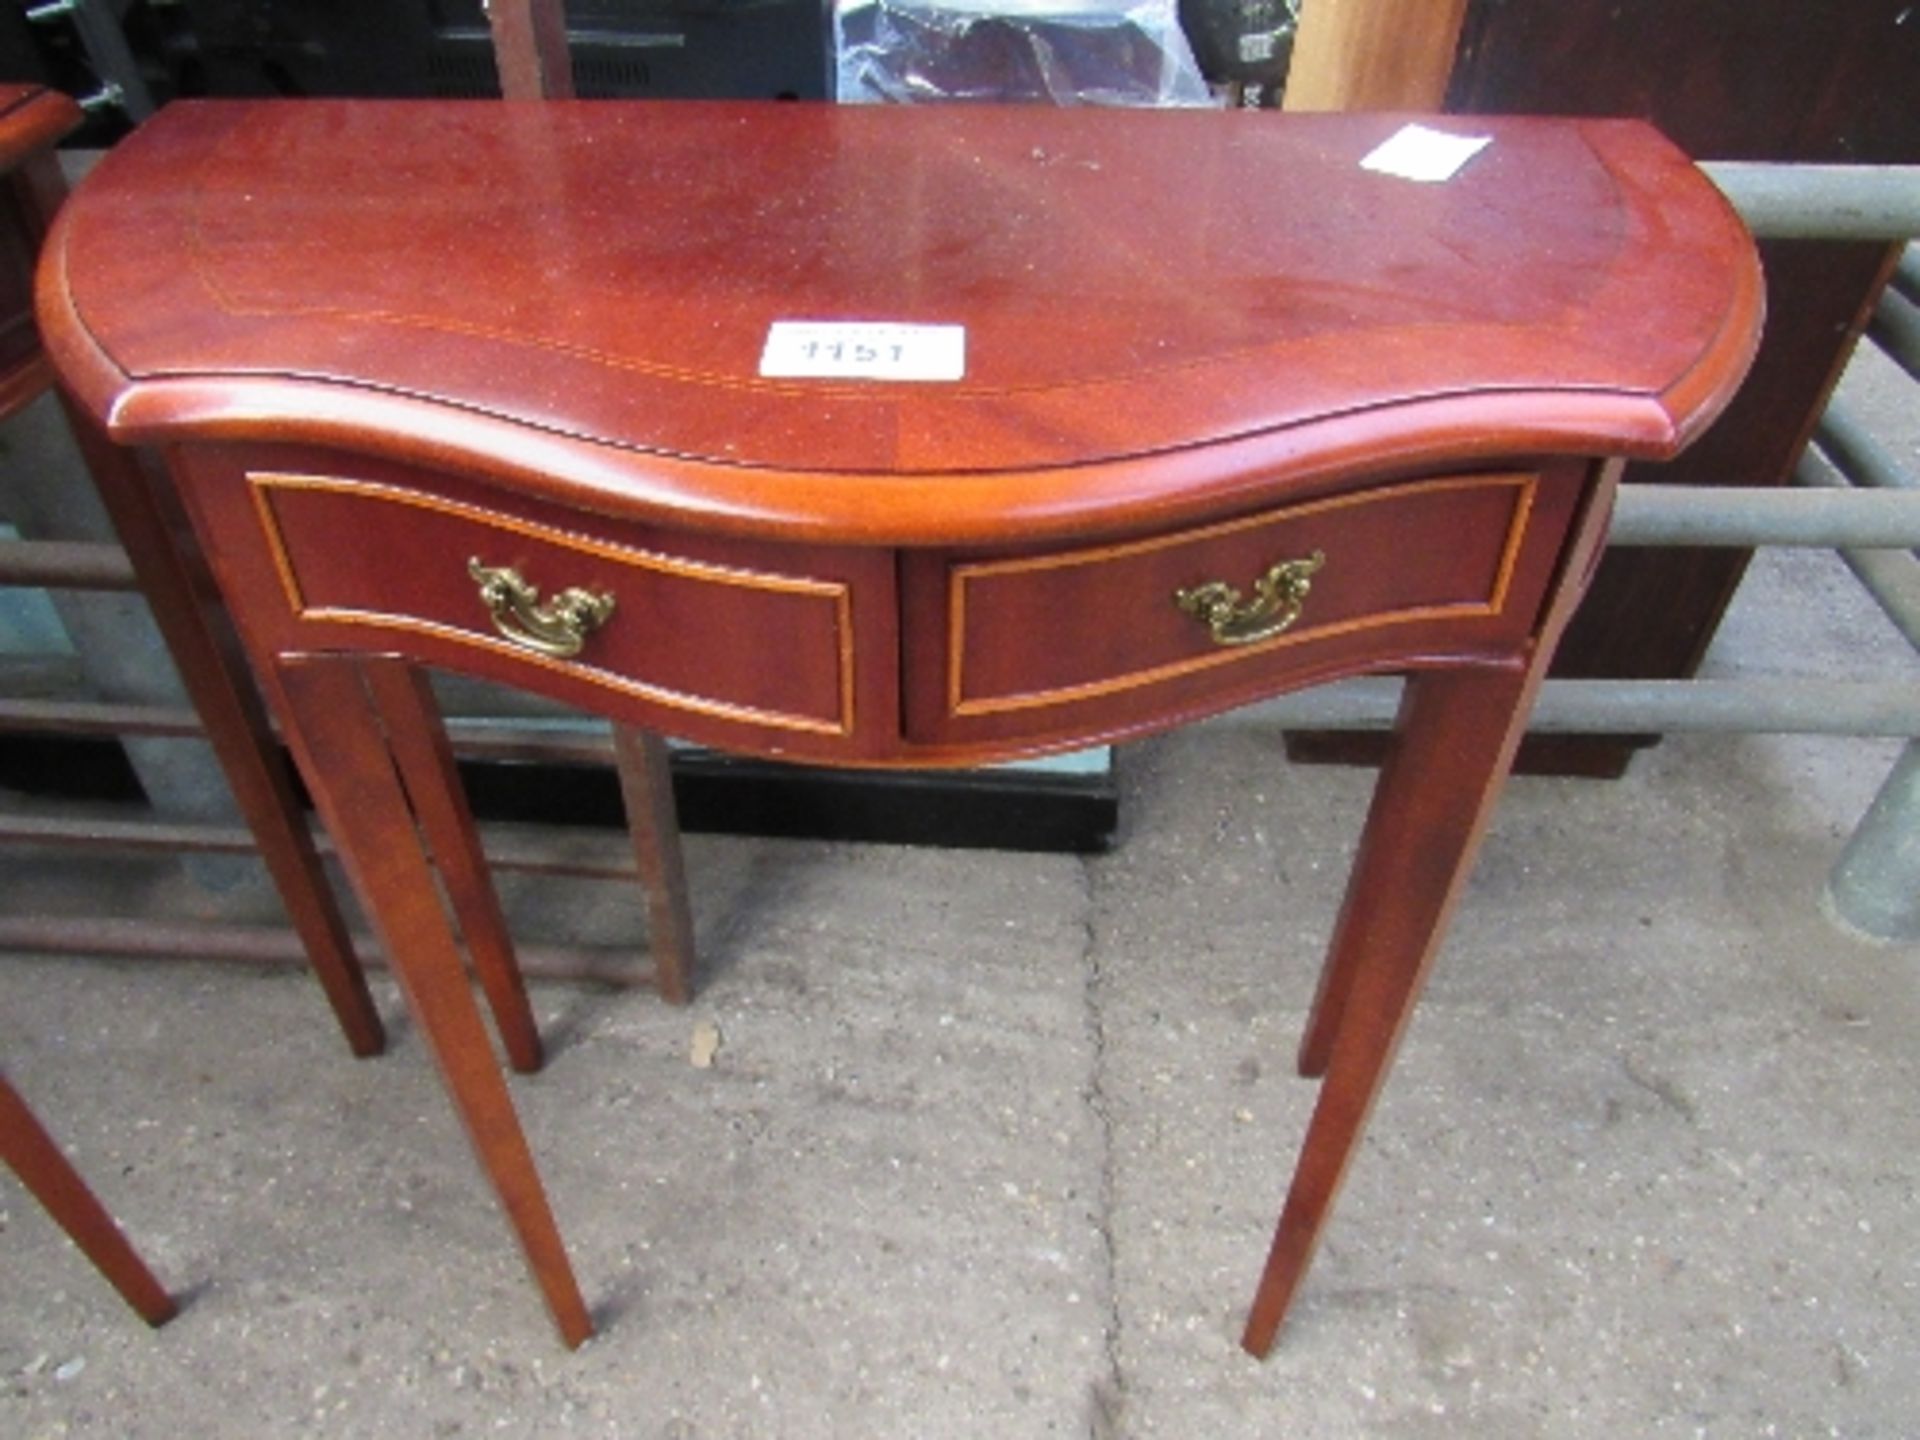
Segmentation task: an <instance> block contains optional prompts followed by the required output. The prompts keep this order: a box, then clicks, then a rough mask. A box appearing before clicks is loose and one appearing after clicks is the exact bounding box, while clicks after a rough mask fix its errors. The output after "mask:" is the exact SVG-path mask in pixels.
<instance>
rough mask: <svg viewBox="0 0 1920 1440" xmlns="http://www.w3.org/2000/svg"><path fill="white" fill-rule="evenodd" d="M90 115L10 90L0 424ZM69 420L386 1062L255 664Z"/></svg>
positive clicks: (181, 541)
mask: <svg viewBox="0 0 1920 1440" xmlns="http://www.w3.org/2000/svg"><path fill="white" fill-rule="evenodd" d="M80 120H81V114H80V108H79V107H78V106H77V105H75V104H74V103H73V101H71V100H70V99H68V98H67V97H66V96H64V95H60V94H58V93H56V92H54V91H50V90H43V89H40V88H39V87H37V86H28V85H6V86H0V170H4V173H5V176H6V184H5V187H4V188H0V417H5V416H7V415H10V414H12V413H13V412H14V411H16V410H18V409H19V408H20V407H21V406H23V405H25V404H27V403H28V402H30V401H32V400H34V399H35V398H37V397H38V396H40V395H41V394H43V393H44V392H45V391H46V389H47V387H48V386H49V385H50V384H52V382H53V374H52V371H51V369H50V368H49V367H48V365H47V362H46V358H45V355H44V353H43V352H42V350H41V348H40V343H39V337H38V334H37V333H36V331H35V329H34V325H33V313H32V307H31V304H30V303H29V302H30V296H31V288H32V286H31V277H32V274H33V257H34V254H35V251H36V250H37V249H38V248H39V245H40V243H41V241H42V239H43V237H44V236H45V233H46V231H47V229H48V227H49V225H50V224H51V223H52V220H53V217H54V214H55V213H56V211H57V210H58V209H59V207H60V205H61V203H62V202H63V200H64V199H65V197H66V185H65V182H64V180H63V179H62V177H61V174H60V168H59V164H58V162H57V160H56V158H55V156H54V154H53V152H52V150H51V146H52V145H53V144H54V142H55V141H57V140H58V139H60V137H61V136H63V135H65V134H66V133H67V132H68V131H70V130H72V129H73V128H74V127H76V126H77V125H78V124H79V123H80ZM9 287H14V288H9ZM16 293H17V296H18V300H19V304H18V306H17V307H16V306H15V305H14V303H13V302H14V297H15V295H16ZM16 309H17V310H18V314H17V316H16V315H15V313H14V312H15V310H16ZM67 413H68V417H69V419H70V420H71V421H72V422H73V429H74V434H75V438H76V439H77V441H78V442H79V448H80V453H81V456H82V458H83V460H84V461H85V462H86V465H87V469H88V473H89V475H90V477H91V478H92V480H93V483H94V487H95V489H96V490H97V491H98V492H99V495H100V499H101V502H102V504H103V506H104V508H105V509H106V511H107V514H108V517H109V518H110V519H111V521H112V522H113V526H114V529H115V531H116V532H117V533H118V534H119V537H120V542H121V544H122V545H123V546H124V547H125V549H126V551H127V557H128V559H129V560H130V562H131V563H132V565H133V569H134V574H135V575H136V576H137V577H138V579H139V581H140V589H141V593H142V595H143V596H144V598H145V599H146V601H147V604H148V606H149V608H150V609H151V610H152V612H153V619H154V623H155V625H156V627H157V628H158V629H159V631H160V635H161V638H162V640H163V641H164V642H165V643H166V646H167V650H168V653H169V654H170V655H171V656H172V658H173V662H174V665H175V667H176V668H177V669H178V671H179V672H180V678H181V682H182V684H183V685H184V687H185V688H186V691H187V694H188V697H189V698H190V699H191V700H192V702H193V704H194V708H195V710H196V711H197V712H198V714H199V716H200V719H201V722H202V724H203V725H204V726H205V727H206V731H207V739H208V741H209V743H210V744H211V745H212V747H213V750H214V754H215V756H216V757H217V758H218V759H219V761H220V764H221V767H222V769H223V771H224V772H225V774H226V777H227V781H228V784H229V785H231V786H232V788H233V792H234V796H235V798H236V800H237V802H238V804H239V806H240V810H241V814H242V815H243V816H244V817H245V818H246V821H247V824H248V826H249V827H250V828H251V829H252V831H253V834H254V839H255V842H256V843H257V844H258V846H259V848H260V854H261V858H262V860H263V861H264V862H265V864H266V866H267V870H268V873H269V874H270V875H271V877H272V879H273V881H274V884H275V886H276V888H277V889H278V890H279V892H280V896H281V899H282V900H283V902H284V903H285V904H286V906H287V911H288V915H289V917H290V919H291V920H292V923H293V927H294V930H295V931H296V933H297V934H298V935H299V936H300V939H301V941H302V943H303V944H304V946H305V947H306V951H307V954H308V956H309V957H310V959H311V961H312V964H313V968H314V974H315V976H316V977H317V978H318V979H319V981H320V984H321V987H322V989H323V990H324V991H325V992H326V995H327V998H328V1001H329V1002H330V1003H331V1004H332V1006H333V1010H334V1014H335V1016H336V1017H337V1019H338V1020H339V1023H340V1028H341V1030H342V1031H343V1032H344V1033H345V1035H346V1038H347V1044H348V1046H349V1048H350V1049H351V1050H352V1051H353V1053H354V1054H356V1055H360V1056H369V1055H376V1054H378V1053H379V1052H380V1050H381V1049H382V1047H383V1046H384V1044H385V1035H384V1031H383V1030H382V1027H381V1024H380V1016H379V1012H378V1011H377V1010H376V1009H375V1008H374V1004H373V999H372V996H371V995H370V994H369V993H368V990H367V984H366V978H365V975H364V974H363V972H362V970H361V967H360V961H359V958H358V957H357V956H356V955H355V954H354V953H353V947H352V944H351V942H350V941H349V940H348V938H347V928H346V924H345V922H344V921H343V920H342V919H341V916H340V911H339V907H338V906H337V905H336V904H335V902H334V899H333V895H332V893H331V891H330V890H329V889H328V886H327V881H326V877H325V875H324V873H323V872H322V870H321V868H320V860H319V856H318V854H317V852H316V851H315V850H314V847H313V842H312V838H311V837H310V836H309V835H308V833H307V828H306V822H305V819H304V818H303V816H302V814H301V809H300V805H299V802H298V801H297V800H296V799H295V797H294V794H293V790H292V787H291V785H290V783H289V780H288V777H287V775H286V773H285V767H284V766H283V765H282V764H281V763H280V760H279V752H278V746H277V745H276V744H275V742H274V740H273V737H272V734H271V732H270V730H269V728H268V725H267V718H266V713H265V711H264V710H263V709H262V708H261V705H260V702H259V698H258V696H257V695H256V694H255V692H254V687H253V684H252V682H251V681H250V680H249V678H248V676H247V672H246V665H245V662H244V660H242V659H241V657H240V656H239V654H238V653H237V647H236V646H235V645H234V643H233V640H232V638H231V635H230V627H229V626H227V625H226V624H225V622H224V617H222V616H221V615H219V614H218V613H217V605H210V604H209V603H208V602H209V601H210V600H211V599H212V597H210V596H208V595H206V594H204V593H203V592H204V590H205V586H204V585H201V584H199V583H198V582H197V580H196V573H197V572H196V562H195V560H194V558H193V551H194V548H195V547H194V546H193V543H192V540H191V537H190V536H189V535H187V534H186V533H185V531H184V527H183V526H176V525H175V524H174V523H172V520H171V518H170V515H169V511H168V509H167V506H166V504H165V503H164V500H163V498H162V497H160V496H157V495H156V494H155V493H153V491H152V489H151V480H150V477H149V476H148V474H147V473H146V471H145V469H144V467H143V466H142V465H141V464H140V463H139V462H138V460H137V459H136V458H135V457H134V456H133V455H131V454H130V453H129V452H127V451H125V450H123V449H121V448H119V447H117V446H115V445H113V444H111V443H110V442H108V441H107V440H106V439H105V438H104V437H103V435H102V434H101V431H100V425H99V421H98V419H97V417H96V416H94V415H93V414H91V413H89V412H87V411H85V410H83V409H81V408H79V407H77V406H74V405H72V404H71V403H69V404H68V406H67Z"/></svg>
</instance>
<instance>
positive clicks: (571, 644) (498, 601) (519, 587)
mask: <svg viewBox="0 0 1920 1440" xmlns="http://www.w3.org/2000/svg"><path fill="white" fill-rule="evenodd" d="M467 573H468V574H469V575H471V576H472V577H473V578H474V579H475V580H477V581H479V582H480V599H481V601H482V602H483V603H484V604H485V605H486V607H487V613H488V614H490V615H491V616H492V617H493V628H494V629H496V630H498V631H499V632H500V633H501V634H502V635H504V636H506V637H507V639H509V640H511V641H513V643H514V644H516V645H523V646H525V647H526V648H527V649H529V650H535V651H538V652H539V653H540V654H542V655H551V656H553V657H555V658H556V659H560V660H564V659H566V658H567V657H569V656H572V655H578V654H579V653H580V647H581V646H582V645H584V644H586V643H587V636H589V635H591V634H592V633H593V632H594V631H595V630H597V629H599V628H600V627H601V626H602V625H604V624H605V623H606V620H607V617H608V616H609V615H611V614H613V596H611V595H608V594H606V593H605V592H604V591H594V590H583V589H581V588H580V587H579V586H578V585H574V586H570V587H569V588H567V589H565V590H562V591H561V592H560V593H559V594H558V595H556V596H554V597H553V599H551V600H549V601H548V602H547V603H546V604H544V605H542V604H541V603H540V591H539V590H538V589H536V588H535V587H534V586H532V585H529V584H528V583H527V582H526V581H525V580H522V579H521V578H520V572H519V571H518V570H515V569H514V568H513V567H512V566H511V565H499V566H495V565H483V564H482V563H481V562H480V558H479V557H478V556H475V557H474V558H473V559H471V560H469V561H467Z"/></svg>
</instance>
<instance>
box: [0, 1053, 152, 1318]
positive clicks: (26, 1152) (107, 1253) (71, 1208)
mask: <svg viewBox="0 0 1920 1440" xmlns="http://www.w3.org/2000/svg"><path fill="white" fill-rule="evenodd" d="M0 1159H4V1160H5V1161H6V1164H7V1168H8V1169H9V1170H12V1171H13V1172H14V1174H16V1175H18V1176H19V1177H20V1183H21V1184H23V1185H25V1186H26V1187H27V1189H28V1190H30V1191H32V1192H33V1194H34V1196H35V1198H37V1199H38V1200H39V1201H40V1203H41V1204H42V1205H44V1206H46V1207H47V1213H48V1214H49V1215H51V1216H53V1218H54V1220H55V1221H57V1222H58V1223H59V1226H60V1228H61V1229H62V1230H65V1231H66V1232H67V1234H68V1235H70V1236H72V1237H73V1243H74V1244H76V1245H78V1246H79V1247H80V1249H81V1251H82V1252H83V1253H84V1254H85V1255H86V1257H87V1258H88V1259H89V1260H91V1261H92V1262H93V1263H94V1266H95V1268H97V1269H98V1270H99V1271H100V1273H101V1274H102V1275H104V1276H106V1277H107V1279H108V1281H110V1282H111V1283H112V1285H113V1288H114V1289H116V1290H118V1291H119V1292H120V1294H121V1296H122V1297H123V1298H125V1300H126V1302H127V1304H129V1305H131V1306H132V1307H133V1308H134V1309H135V1310H136V1311H137V1312H139V1315H140V1318H141V1319H142V1320H145V1321H146V1322H147V1323H148V1324H149V1325H164V1324H166V1323H167V1321H169V1320H171V1319H172V1318H173V1317H174V1315H175V1313H176V1312H177V1309H178V1307H177V1306H176V1305H175V1304H174V1303H173V1297H172V1296H171V1295H169V1294H167V1292H166V1291H165V1290H164V1289H163V1288H161V1285H160V1282H159V1281H158V1280H156V1279H154V1278H153V1272H152V1271H151V1270H149V1269H147V1266H146V1262H145V1261H143V1260H142V1259H141V1258H140V1256H139V1254H138V1253H137V1252H136V1251H135V1250H134V1248H133V1246H132V1245H130V1244H129V1243H128V1242H127V1237H126V1236H125V1235H124V1234H122V1233H121V1230H120V1227H119V1226H118V1225H116V1224H114V1223H113V1217H112V1216H111V1215H109V1214H108V1213H107V1208H106V1206H104V1205H102V1204H101V1203H100V1201H99V1198H98V1197H97V1196H95V1195H94V1193H93V1191H91V1190H89V1189H88V1188H87V1182H86V1181H84V1180H82V1179H81V1178H80V1172H79V1171H77V1170H75V1169H74V1168H73V1166H72V1164H70V1163H69V1162H68V1160H67V1157H66V1156H65V1155H63V1154H61V1153H60V1147H59V1146H58V1145H56V1144H55V1143H54V1140H53V1137H52V1136H51V1135H49V1134H47V1132H46V1130H45V1128H44V1127H43V1126H42V1125H41V1124H40V1121H39V1120H38V1119H37V1118H36V1117H35V1115H34V1113H33V1111H31V1110H29V1109H28V1108H27V1102H26V1101H25V1100H22V1099H21V1098H20V1095H19V1093H18V1092H17V1091H16V1090H15V1089H14V1088H13V1086H12V1085H10V1084H9V1083H8V1082H7V1077H6V1076H5V1075H0Z"/></svg>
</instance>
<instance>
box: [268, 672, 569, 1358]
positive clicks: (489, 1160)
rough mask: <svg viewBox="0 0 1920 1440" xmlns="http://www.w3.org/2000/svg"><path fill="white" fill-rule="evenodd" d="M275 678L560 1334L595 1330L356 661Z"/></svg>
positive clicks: (356, 875) (310, 771)
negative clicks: (488, 1039) (470, 985)
mask: <svg viewBox="0 0 1920 1440" xmlns="http://www.w3.org/2000/svg"><path fill="white" fill-rule="evenodd" d="M276 678H277V681H278V685H279V688H280V691H281V695H282V701H283V704H282V719H283V720H284V721H285V722H286V724H287V726H288V729H289V732H290V736H291V737H292V738H294V739H295V741H296V743H295V753H296V755H297V756H299V758H300V762H301V766H302V769H303V770H304V772H305V774H306V777H307V784H308V786H309V788H311V790H312V791H313V795H314V800H315V803H316V804H318V805H319V807H320V812H321V814H322V815H323V816H324V817H325V819H326V822H327V825H328V827H329V828H330V829H331V830H332V832H333V834H334V837H335V839H336V841H337V842H338V844H339V847H340V854H341V857H342V859H343V860H344V861H345V862H346V864H347V868H348V872H349V873H350V874H351V875H352V877H353V881H354V884H355V885H356V886H357V887H358V889H359V892H360V898H361V900H362V902H363V903H364V904H365V905H366V908H367V911H368V914H369V916H370V917H371V919H372V921H373V924H374V927H375V929H376V930H377V931H378V932H379V935H380V940H381V943H382V944H383V945H384V946H385V947H386V951H387V957H388V961H389V963H390V964H391V965H392V966H393V972H394V974H395V976H397V977H398V979H399V981H400V987H401V990H402V991H403V992H404V993H405V995H406V997H407V1003H408V1006H409V1007H410V1008H411V1010H412V1012H413V1016H414V1020H415V1022H416V1023H417V1024H418V1025H419V1027H420V1031H421V1033H422V1034H423V1035H424V1036H425V1037H426V1039H427V1045H428V1048H429V1049H430V1050H431V1051H432V1053H433V1058H434V1062H435V1063H436V1064H437V1065H438V1067H439V1069H440V1075H441V1078H442V1080H443V1081H445V1083H446V1087H447V1090H448V1092H449V1094H450V1095H451V1096H452V1098H453V1103H454V1108H455V1110H456V1111H457V1112H458V1113H459V1116H460V1119H461V1122H462V1124H463V1125H464V1126H465V1127H466V1131H467V1138H468V1139H469V1141H471V1143H472V1145H473V1149H474V1154H475V1155H476V1157H477V1158H478V1159H479V1161H480V1165H481V1168H482V1169H483V1170H484V1171H485V1172H486V1174H487V1178H488V1179H489V1180H490V1181H491V1182H492V1184H493V1188H494V1191H495V1193H496V1194H497V1195H498V1196H499V1199H500V1204H501V1206H502V1207H503V1208H504V1209H505V1210H506V1212H507V1219H508V1221H509V1223H510V1224H511V1225H512V1226H513V1230H514V1233H515V1235H516V1236H517V1237H518V1239H519V1241H520V1246H521V1249H522V1251H523V1252H524V1254H525V1256H526V1260H527V1265H528V1267H529V1268H530V1269H531V1270H532V1271H533V1276H534V1279H535V1281H536V1282H537V1283H538V1284H539V1286H540V1289H541V1291H542V1293H543V1294H544V1295H545V1296H546V1301H547V1307H548V1309H549V1311H550V1312H551V1313H552V1316H553V1320H554V1324H555V1326H556V1327H557V1328H558V1329H559V1331H560V1337H561V1339H562V1340H563V1341H565V1343H566V1344H567V1345H569V1346H575V1345H578V1344H580V1343H581V1342H582V1341H583V1340H585V1339H586V1338H587V1337H588V1336H589V1335H591V1334H592V1333H593V1322H592V1320H591V1319H590V1318H589V1316H588V1314H587V1308H586V1305H585V1303H584V1302H583V1301H582V1300H581V1298H580V1289H579V1285H578V1282H577V1281H576V1280H575V1279H574V1274H573V1267H572V1266H571V1264H569V1262H568V1260H567V1252H566V1248H565V1246H564V1245H563V1244H562V1242H561V1239H560V1231H559V1227H558V1226H557V1225H556V1224H555V1223H554V1219H553V1212H552V1210H551V1208H550V1207H549V1206H548V1204H547V1196H546V1191H545V1189H544V1188H543V1187H542V1185H541V1183H540V1174H539V1171H538V1170H536V1169H535V1167H534V1163H533V1155H532V1152H531V1151H530V1150H529V1149H528V1147H527V1140H526V1135H525V1134H524V1133H523V1132H522V1130H521V1128H520V1120H519V1117H518V1115H516V1114H515V1113H514V1108H513V1099H512V1097H511V1096H510V1095H509V1094H508V1092H507V1085H506V1080H505V1078H504V1076H503V1075H502V1074H501V1072H500V1069H499V1067H498V1066H497V1065H496V1064H495V1063H494V1059H493V1049H492V1047H491V1046H490V1045H489V1044H488V1043H487V1033H486V1026H485V1024H484V1022H483V1021H482V1020H481V1018H480V1011H479V1007H478V1006H476V1005H475V1004H474V1000H473V992H472V990H471V988H470V987H469V985H468V983H467V973H466V967H465V966H464V965H463V964H462V963H461V959H460V951H459V946H458V944H457V942H456V941H455V939H454V935H453V930H452V927H451V926H450V925H449V923H448V920H447V914H446V910H445V908H444V907H443V906H442V905H441V903H440V896H439V894H438V893H437V891H436V890H435V888H434V883H433V875H432V871H431V870H430V868H429V866H428V863H427V857H426V855H425V853H424V851H423V850H422V848H421V845H420V838H419V835H418V833H417V831H416V830H415V825H414V816H413V813H412V811H411V810H410V809H409V808H408V805H407V799H406V794H405V791H404V790H403V788H402V785H401V781H400V777H399V775H398V774H397V773H396V771H395V769H394V764H393V760H392V757H391V756H390V755H389V753H388V749H387V744H386V742H385V740H384V738H383V736H382V734H381V728H380V723H379V719H378V716H377V713H376V711H375V709H374V706H373V704H372V701H371V699H370V697H369V695H368V693H367V690H366V688H365V686H364V684H363V680H362V676H361V670H360V664H359V662H358V661H355V660H353V659H350V658H342V657H328V656H296V657H288V658H286V659H283V660H282V661H281V662H280V664H279V667H278V671H277V676H276Z"/></svg>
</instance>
